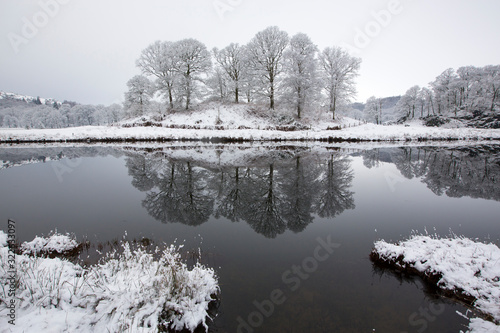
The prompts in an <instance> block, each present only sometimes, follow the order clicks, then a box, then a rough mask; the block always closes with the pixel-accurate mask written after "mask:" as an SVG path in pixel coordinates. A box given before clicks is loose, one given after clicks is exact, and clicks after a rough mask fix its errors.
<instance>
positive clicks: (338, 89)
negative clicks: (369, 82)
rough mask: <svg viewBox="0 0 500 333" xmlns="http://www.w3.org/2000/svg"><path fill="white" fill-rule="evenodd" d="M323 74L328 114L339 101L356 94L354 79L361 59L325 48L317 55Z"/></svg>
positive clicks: (334, 48) (336, 48)
mask: <svg viewBox="0 0 500 333" xmlns="http://www.w3.org/2000/svg"><path fill="white" fill-rule="evenodd" d="M319 60H320V64H321V69H322V74H323V88H324V89H325V90H326V92H327V94H328V100H329V102H330V112H332V114H333V119H335V111H336V110H337V106H338V104H339V102H341V101H349V100H350V98H351V97H353V96H354V95H355V94H356V88H355V83H354V78H355V77H356V76H358V71H359V68H360V65H361V59H359V58H355V57H352V56H350V55H349V53H347V51H345V50H343V49H342V48H340V47H327V48H326V49H324V50H323V52H321V53H320V55H319Z"/></svg>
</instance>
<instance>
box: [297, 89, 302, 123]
mask: <svg viewBox="0 0 500 333" xmlns="http://www.w3.org/2000/svg"><path fill="white" fill-rule="evenodd" d="M297 95H298V98H297V100H298V102H297V117H298V118H299V119H300V114H301V112H302V90H301V89H300V87H298V89H297Z"/></svg>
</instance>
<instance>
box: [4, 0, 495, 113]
mask: <svg viewBox="0 0 500 333" xmlns="http://www.w3.org/2000/svg"><path fill="white" fill-rule="evenodd" d="M45 3H57V4H59V8H57V12H56V13H55V15H47V14H44V9H43V4H45ZM216 3H219V4H221V3H222V4H228V6H231V8H232V10H231V11H226V12H224V13H223V15H222V16H221V15H219V13H218V12H217V11H216V9H215V7H214V4H216ZM391 3H393V4H399V5H398V7H397V8H398V9H399V10H398V13H396V14H395V15H391V17H390V18H389V20H388V21H390V22H388V24H385V23H384V24H383V25H384V26H382V25H380V24H378V23H377V21H376V19H375V18H374V16H373V13H374V12H380V11H383V10H387V9H388V8H389V7H390V4H391ZM231 4H232V5H231ZM52 8H53V7H52ZM44 18H48V19H47V20H46V21H45V22H44ZM37 20H38V21H37ZM26 22H31V23H37V24H38V25H39V26H40V28H37V29H38V31H37V32H33V31H30V30H29V29H28V28H26V26H27V23H26ZM271 25H277V26H278V27H280V28H281V29H282V30H285V31H287V32H288V33H289V34H290V35H293V34H295V33H297V32H304V33H306V34H308V35H309V36H310V37H311V39H312V40H313V41H314V42H315V43H316V44H317V45H318V46H319V47H320V48H324V47H326V46H344V47H346V46H348V45H351V46H352V47H357V49H358V52H357V53H353V52H351V53H352V54H353V55H356V56H359V57H361V58H362V60H363V62H362V65H361V71H360V76H359V78H358V79H357V82H358V97H357V100H358V101H365V100H366V99H367V98H368V97H370V96H372V95H375V96H378V97H385V96H393V95H400V94H404V93H405V91H406V90H407V89H408V88H410V87H411V86H413V85H415V84H418V85H421V86H425V85H427V84H428V83H429V82H430V81H433V80H434V78H435V77H436V76H437V75H439V74H440V73H441V72H443V71H444V70H445V69H447V68H450V67H452V68H455V69H456V68H458V67H460V66H465V65H474V66H484V65H489V64H500V1H499V0H474V1H472V0H439V1H436V0H434V1H431V0H357V1H355V0H351V1H340V0H323V1H320V0H308V1H304V0H302V1H297V0H287V1H285V0H276V1H273V0H175V1H174V0H142V1H138V0H36V1H34V0H31V1H30V0H0V90H2V91H9V92H16V93H20V94H26V95H34V96H38V95H39V96H41V97H52V98H56V99H60V100H63V99H68V100H74V101H77V102H80V103H92V104H106V105H108V104H111V103H113V102H118V101H121V100H123V93H124V92H125V90H126V82H127V81H128V79H130V78H131V77H132V76H133V75H135V74H139V70H138V69H137V68H136V67H135V60H136V59H137V58H138V56H139V54H140V52H141V50H142V49H143V48H145V47H146V46H147V45H149V44H150V43H152V42H154V41H155V40H171V41H175V40H179V39H183V38H188V37H192V38H196V39H198V40H200V41H201V42H203V43H205V44H206V45H207V47H208V48H209V49H211V48H212V47H215V46H217V47H219V48H221V47H224V46H226V45H228V44H229V43H231V42H238V43H240V44H245V43H247V42H248V41H249V40H250V39H251V38H252V37H253V36H254V35H255V34H256V33H257V32H258V31H261V30H263V29H265V28H266V27H268V26H271ZM367 29H368V30H369V32H370V34H371V36H372V37H368V38H369V39H368V40H365V41H363V42H364V43H365V44H366V46H364V45H361V44H359V41H358V42H356V38H357V39H358V40H359V39H360V37H359V31H365V30H367ZM370 29H371V30H370ZM23 30H24V34H23ZM12 34H16V35H17V36H19V37H20V38H25V37H28V38H26V39H25V40H24V42H25V43H21V44H18V45H17V49H18V52H17V53H16V52H15V47H13V46H12V45H13V44H12V43H11V41H10V39H9V38H12V36H13V35H12ZM30 34H31V35H30ZM9 36H10V37H9ZM358 46H362V47H358Z"/></svg>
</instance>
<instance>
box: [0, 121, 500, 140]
mask: <svg viewBox="0 0 500 333" xmlns="http://www.w3.org/2000/svg"><path fill="white" fill-rule="evenodd" d="M127 139H135V140H145V141H147V140H151V141H153V140H160V141H161V140H189V139H193V140H212V141H214V140H245V141H274V140H276V141H279V140H283V141H293V140H325V139H326V140H328V139H331V140H343V141H349V140H353V141H379V140H380V141H418V140H422V139H424V140H425V139H427V140H490V139H494V140H500V130H497V129H473V128H459V129H448V128H438V127H425V126H423V125H419V124H414V125H411V126H409V127H405V126H403V125H391V126H382V125H375V124H363V125H361V126H357V127H352V128H344V129H342V130H334V131H331V130H330V131H328V130H318V129H316V130H315V129H311V130H302V131H277V130H259V129H228V130H210V129H178V128H175V129H171V128H163V127H131V128H123V127H118V126H86V127H73V128H63V129H30V130H26V129H0V143H1V142H3V143H9V142H18V141H19V142H43V141H49V142H67V141H87V140H88V141H120V140H127Z"/></svg>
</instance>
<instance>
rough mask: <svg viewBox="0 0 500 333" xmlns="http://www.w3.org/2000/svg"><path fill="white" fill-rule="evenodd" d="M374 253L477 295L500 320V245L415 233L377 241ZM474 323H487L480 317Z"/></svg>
mask: <svg viewBox="0 0 500 333" xmlns="http://www.w3.org/2000/svg"><path fill="white" fill-rule="evenodd" d="M372 257H373V258H375V260H381V261H384V262H388V263H390V264H391V265H394V266H396V267H397V268H399V269H415V270H417V271H418V272H420V273H421V274H422V275H425V276H428V277H436V278H437V279H438V280H437V285H438V286H439V287H440V288H443V289H444V290H448V291H451V292H454V293H457V292H458V293H459V294H463V295H466V296H471V297H473V298H474V299H475V301H474V306H475V307H476V308H477V309H479V310H480V311H482V312H483V313H485V314H487V315H489V316H491V317H492V318H493V320H495V321H496V322H500V249H499V248H498V247H497V246H496V245H495V244H485V243H481V242H475V241H473V240H470V239H468V238H465V237H451V238H437V237H430V236H424V235H414V236H412V237H410V238H409V239H408V240H405V241H402V242H399V243H397V244H391V243H387V242H385V241H383V240H381V241H377V242H375V246H374V249H373V252H372ZM471 325H472V326H471V327H476V326H477V327H479V326H480V325H483V324H480V322H479V320H476V321H474V322H471ZM484 325H488V326H491V325H489V324H484ZM493 326H496V325H494V324H493ZM493 326H491V327H493ZM474 332H477V331H474ZM488 332H489V331H488Z"/></svg>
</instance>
